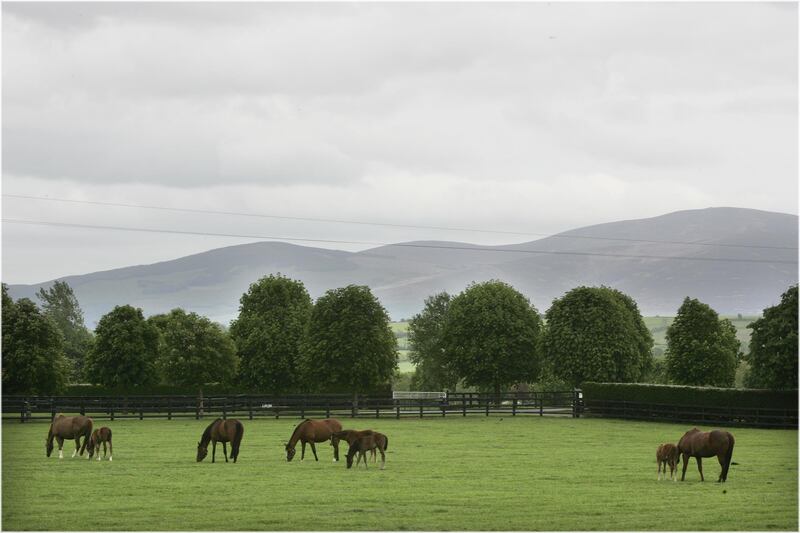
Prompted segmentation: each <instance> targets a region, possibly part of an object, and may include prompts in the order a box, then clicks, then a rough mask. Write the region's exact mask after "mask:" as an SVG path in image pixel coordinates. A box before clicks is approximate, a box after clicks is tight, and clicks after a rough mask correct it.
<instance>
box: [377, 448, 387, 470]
mask: <svg viewBox="0 0 800 533" xmlns="http://www.w3.org/2000/svg"><path fill="white" fill-rule="evenodd" d="M378 450H379V451H380V452H381V470H383V467H385V466H386V454H385V453H383V448H378ZM377 457H378V454H375V458H376V459H375V460H376V461H377Z"/></svg>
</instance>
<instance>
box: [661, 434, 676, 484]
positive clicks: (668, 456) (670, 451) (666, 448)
mask: <svg viewBox="0 0 800 533" xmlns="http://www.w3.org/2000/svg"><path fill="white" fill-rule="evenodd" d="M680 460H681V456H680V454H679V453H678V447H677V446H675V445H674V444H672V443H671V442H668V443H666V444H659V446H658V450H656V463H658V479H661V468H662V467H663V468H664V479H667V465H669V478H670V479H671V480H673V481H678V472H677V469H678V463H679V462H680Z"/></svg>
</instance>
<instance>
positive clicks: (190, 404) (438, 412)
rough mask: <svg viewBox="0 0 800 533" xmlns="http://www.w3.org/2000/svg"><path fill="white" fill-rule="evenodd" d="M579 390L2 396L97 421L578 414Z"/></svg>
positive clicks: (44, 412) (24, 413)
mask: <svg viewBox="0 0 800 533" xmlns="http://www.w3.org/2000/svg"><path fill="white" fill-rule="evenodd" d="M578 393H579V391H555V392H531V393H516V394H513V393H512V394H501V395H500V396H495V395H490V394H478V393H450V394H448V395H447V397H445V398H403V399H398V398H390V397H370V396H359V397H353V396H351V395H325V396H320V395H308V396H302V395H290V396H280V397H275V396H265V395H264V396H262V395H236V396H208V397H205V398H203V400H202V403H201V402H200V401H199V399H198V397H197V396H177V395H176V396H127V397H121V396H3V404H2V415H3V419H4V420H8V419H17V420H20V421H21V422H27V421H32V420H48V421H49V420H51V419H52V417H53V416H55V414H56V413H64V414H82V415H88V416H91V417H92V418H96V419H101V420H102V419H110V420H115V419H126V418H138V419H142V420H143V419H145V418H167V419H173V418H198V419H199V418H202V417H212V416H221V417H223V418H227V417H239V418H245V417H246V418H249V419H251V420H252V419H254V418H264V417H274V418H280V417H287V418H306V417H331V416H337V417H351V418H382V417H386V418H388V417H394V418H405V417H426V416H428V417H430V416H439V417H443V416H448V415H449V416H459V415H460V416H467V415H484V416H490V415H506V416H518V415H519V416H546V415H548V416H551V415H559V416H572V417H577V416H580V410H579V406H580V403H579V399H578Z"/></svg>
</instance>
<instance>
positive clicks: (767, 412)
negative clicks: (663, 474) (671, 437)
mask: <svg viewBox="0 0 800 533" xmlns="http://www.w3.org/2000/svg"><path fill="white" fill-rule="evenodd" d="M584 410H585V412H586V414H588V415H593V416H601V417H608V418H624V419H631V420H651V421H660V422H684V423H687V424H704V425H714V424H724V425H726V426H742V427H763V428H786V429H797V409H777V408H767V407H709V406H703V405H670V404H658V403H641V402H627V401H622V400H587V401H586V405H585V406H584Z"/></svg>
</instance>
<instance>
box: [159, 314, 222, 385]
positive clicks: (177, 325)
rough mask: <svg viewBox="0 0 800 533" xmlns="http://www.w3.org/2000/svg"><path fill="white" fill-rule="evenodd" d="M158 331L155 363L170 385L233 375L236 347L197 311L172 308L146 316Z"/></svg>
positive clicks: (220, 329)
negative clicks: (160, 313)
mask: <svg viewBox="0 0 800 533" xmlns="http://www.w3.org/2000/svg"><path fill="white" fill-rule="evenodd" d="M147 321H148V322H149V323H151V324H152V325H154V326H155V327H156V328H157V329H158V331H159V333H160V338H159V340H160V342H159V353H158V366H159V368H160V369H161V374H162V376H163V377H164V380H165V381H166V382H167V383H169V384H170V385H178V386H186V387H194V388H195V389H197V391H198V394H199V396H200V398H202V396H203V386H204V385H205V384H206V383H229V382H230V381H231V380H232V379H233V377H234V376H235V375H236V364H237V362H238V358H237V357H236V346H235V345H234V344H233V341H232V340H231V339H230V337H229V336H228V334H227V333H226V332H225V331H224V330H223V329H222V326H220V325H219V324H217V323H215V322H212V321H211V320H209V319H208V318H206V317H204V316H200V315H198V314H197V313H187V312H186V311H184V310H183V309H173V310H172V311H170V312H169V313H167V314H163V315H154V316H151V317H150V318H148V319H147Z"/></svg>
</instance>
